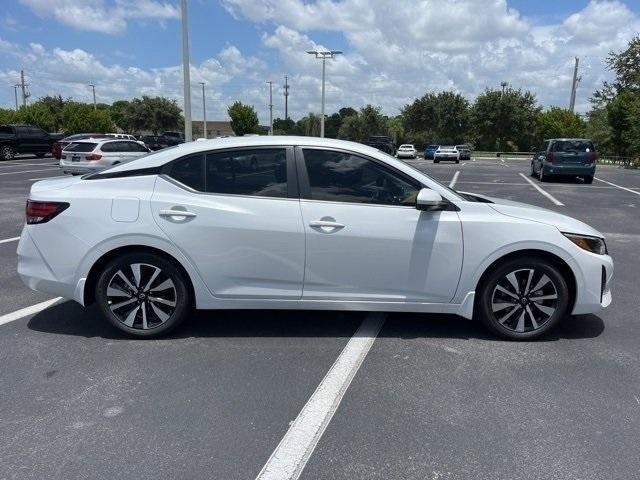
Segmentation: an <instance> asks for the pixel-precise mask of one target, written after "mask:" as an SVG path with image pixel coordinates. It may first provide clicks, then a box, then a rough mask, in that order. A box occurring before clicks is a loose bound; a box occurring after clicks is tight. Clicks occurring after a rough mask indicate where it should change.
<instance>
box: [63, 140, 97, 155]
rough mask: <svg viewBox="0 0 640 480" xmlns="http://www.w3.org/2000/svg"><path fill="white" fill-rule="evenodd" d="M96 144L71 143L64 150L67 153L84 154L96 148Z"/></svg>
mask: <svg viewBox="0 0 640 480" xmlns="http://www.w3.org/2000/svg"><path fill="white" fill-rule="evenodd" d="M96 145H98V144H97V143H86V142H82V143H81V142H72V143H71V144H70V145H68V146H67V148H65V151H67V152H79V153H86V152H92V151H93V149H94V148H96Z"/></svg>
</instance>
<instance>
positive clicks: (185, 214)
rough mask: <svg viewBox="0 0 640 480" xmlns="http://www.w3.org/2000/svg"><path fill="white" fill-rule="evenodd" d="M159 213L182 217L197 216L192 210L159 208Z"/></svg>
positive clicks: (163, 215)
mask: <svg viewBox="0 0 640 480" xmlns="http://www.w3.org/2000/svg"><path fill="white" fill-rule="evenodd" d="M159 215H160V216H161V217H183V218H193V217H197V216H198V215H196V214H195V213H193V212H189V211H187V210H160V213H159Z"/></svg>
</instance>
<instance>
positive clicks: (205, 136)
mask: <svg viewBox="0 0 640 480" xmlns="http://www.w3.org/2000/svg"><path fill="white" fill-rule="evenodd" d="M200 85H202V115H203V121H202V130H204V138H207V101H206V97H205V96H204V82H200Z"/></svg>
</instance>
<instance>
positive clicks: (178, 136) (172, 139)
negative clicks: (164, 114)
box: [162, 131, 184, 147]
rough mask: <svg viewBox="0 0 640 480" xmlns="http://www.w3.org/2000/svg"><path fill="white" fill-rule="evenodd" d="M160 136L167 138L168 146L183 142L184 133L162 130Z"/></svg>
mask: <svg viewBox="0 0 640 480" xmlns="http://www.w3.org/2000/svg"><path fill="white" fill-rule="evenodd" d="M162 136H163V137H164V138H166V139H167V144H168V145H169V146H170V147H173V146H174V145H179V144H181V143H184V133H182V132H171V131H169V132H162Z"/></svg>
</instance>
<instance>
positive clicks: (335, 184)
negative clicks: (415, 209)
mask: <svg viewBox="0 0 640 480" xmlns="http://www.w3.org/2000/svg"><path fill="white" fill-rule="evenodd" d="M304 163H305V165H306V167H307V174H308V176H309V186H310V187H311V199H312V200H326V201H333V202H351V203H371V204H378V205H411V206H413V205H415V202H416V198H417V196H418V192H419V191H420V188H421V185H420V184H419V183H418V182H416V181H415V180H413V179H410V178H408V177H405V176H404V175H402V174H401V173H398V172H396V171H394V170H392V169H390V168H388V167H386V166H384V165H381V164H379V163H377V162H374V161H373V160H369V159H366V158H364V157H360V156H357V155H352V154H350V153H345V152H335V151H331V150H315V149H305V150H304Z"/></svg>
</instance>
